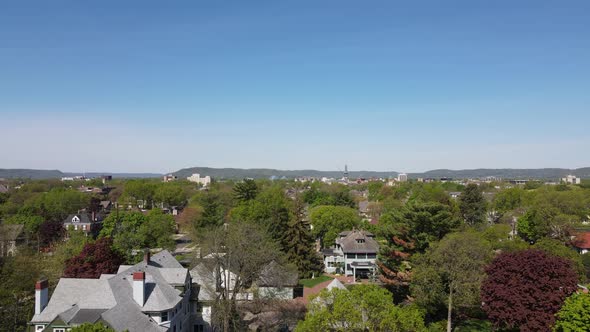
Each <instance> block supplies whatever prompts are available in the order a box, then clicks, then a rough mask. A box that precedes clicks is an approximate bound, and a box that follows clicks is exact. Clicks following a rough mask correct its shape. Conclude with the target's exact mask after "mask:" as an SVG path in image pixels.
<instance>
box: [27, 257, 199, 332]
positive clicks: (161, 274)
mask: <svg viewBox="0 0 590 332" xmlns="http://www.w3.org/2000/svg"><path fill="white" fill-rule="evenodd" d="M191 286H192V282H191V277H190V274H189V271H188V270H187V269H185V268H183V267H182V266H181V265H180V264H179V263H178V262H177V261H176V259H175V258H174V257H172V255H171V254H170V253H169V252H168V251H166V250H164V251H162V252H160V253H158V254H156V255H154V256H153V257H151V256H150V254H149V253H147V254H146V255H145V256H144V260H143V261H142V262H140V263H137V264H135V265H122V266H120V267H119V270H118V271H117V273H116V274H103V275H101V276H100V278H98V279H77V278H61V279H60V280H59V282H58V284H57V287H56V288H55V290H54V291H53V294H52V296H51V299H50V298H49V294H48V285H47V281H46V280H44V281H39V282H37V284H36V286H35V314H34V316H33V318H32V319H31V321H30V323H29V325H30V331H36V332H38V331H44V332H56V331H67V330H68V329H69V328H71V327H74V326H77V325H80V324H83V323H96V322H101V323H103V324H105V325H107V326H109V327H111V328H113V329H114V330H116V331H125V330H128V331H129V332H143V331H145V332H189V331H193V330H194V326H193V317H194V313H193V311H194V310H191V307H192V305H191V291H192V287H191Z"/></svg>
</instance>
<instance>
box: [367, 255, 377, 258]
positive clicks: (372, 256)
mask: <svg viewBox="0 0 590 332" xmlns="http://www.w3.org/2000/svg"><path fill="white" fill-rule="evenodd" d="M367 258H371V259H374V258H377V254H367Z"/></svg>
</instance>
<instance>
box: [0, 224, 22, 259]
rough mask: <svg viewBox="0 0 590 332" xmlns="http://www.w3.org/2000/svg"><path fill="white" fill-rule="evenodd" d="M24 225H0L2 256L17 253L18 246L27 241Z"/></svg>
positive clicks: (0, 251)
mask: <svg viewBox="0 0 590 332" xmlns="http://www.w3.org/2000/svg"><path fill="white" fill-rule="evenodd" d="M23 229H24V226H23V225H0V257H4V256H14V255H16V251H17V247H18V246H19V245H21V244H22V243H23V242H24V241H25V234H24V232H23Z"/></svg>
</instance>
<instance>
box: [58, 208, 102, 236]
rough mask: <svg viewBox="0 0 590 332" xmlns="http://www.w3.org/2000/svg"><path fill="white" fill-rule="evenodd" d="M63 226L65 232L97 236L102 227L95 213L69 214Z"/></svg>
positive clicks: (100, 220)
mask: <svg viewBox="0 0 590 332" xmlns="http://www.w3.org/2000/svg"><path fill="white" fill-rule="evenodd" d="M63 224H64V227H65V229H66V230H75V231H77V230H81V231H83V232H84V233H86V235H97V234H98V232H99V231H100V228H101V227H102V219H99V217H97V216H96V214H95V213H92V214H90V213H87V212H83V213H78V214H70V215H69V216H68V217H67V218H66V219H65V220H64V221H63Z"/></svg>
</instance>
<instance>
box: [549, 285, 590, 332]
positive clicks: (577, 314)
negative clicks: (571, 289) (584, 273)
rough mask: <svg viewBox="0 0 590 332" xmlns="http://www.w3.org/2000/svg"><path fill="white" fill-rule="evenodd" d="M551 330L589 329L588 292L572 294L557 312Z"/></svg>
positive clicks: (589, 295)
mask: <svg viewBox="0 0 590 332" xmlns="http://www.w3.org/2000/svg"><path fill="white" fill-rule="evenodd" d="M556 316H557V321H556V322H555V327H554V328H553V331H555V332H569V331H572V332H573V331H588V329H590V294H588V293H579V294H573V295H572V296H570V297H568V298H567V299H566V300H565V303H564V304H563V306H562V307H561V309H560V310H559V312H558V313H557V315H556Z"/></svg>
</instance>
